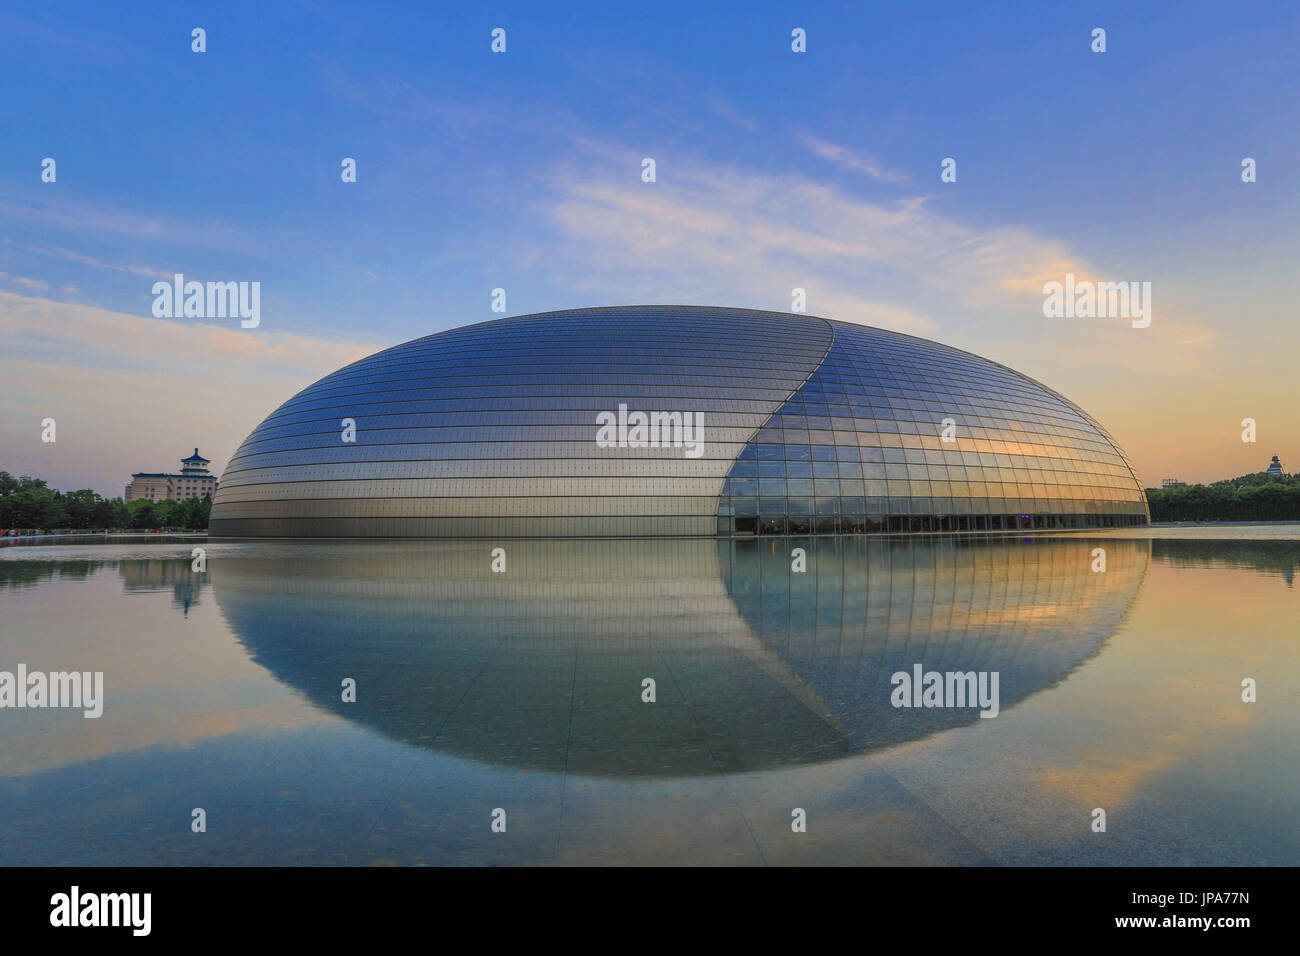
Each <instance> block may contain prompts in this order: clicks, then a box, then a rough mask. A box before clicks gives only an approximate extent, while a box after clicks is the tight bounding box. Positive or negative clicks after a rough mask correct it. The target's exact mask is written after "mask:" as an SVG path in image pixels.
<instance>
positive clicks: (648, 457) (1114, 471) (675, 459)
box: [226, 442, 1134, 484]
mask: <svg viewBox="0 0 1300 956" xmlns="http://www.w3.org/2000/svg"><path fill="white" fill-rule="evenodd" d="M733 444H735V445H736V446H737V447H740V442H733ZM380 447H407V446H367V447H365V457H364V458H363V457H360V455H359V454H357V455H356V457H351V455H350V457H348V458H346V459H338V458H334V459H329V462H330V463H334V464H352V463H359V462H373V463H391V462H406V460H421V459H419V458H416V459H409V458H398V457H387V458H376V457H373V455H374V451H376V449H380ZM455 447H456V446H455V445H451V446H448V447H447V449H435V450H437V451H443V450H451V449H455ZM320 450H324V449H292V450H286V451H259V453H250V454H244V455H239V457H238V459H239V462H240V464H239V466H238V467H231V468H229V470H227V472H226V473H227V475H231V476H233V475H237V473H239V472H242V471H246V470H248V468H257V467H261V468H269V467H273V466H272V464H270V463H269V460H270V459H272V458H276V457H278V458H283V457H285V455H287V454H289V453H290V451H305V453H312V454H315V453H316V451H320ZM430 450H433V449H430ZM614 450H615V449H611V451H614ZM619 450H620V451H629V453H630V451H641V449H619ZM645 451H666V449H646V450H645ZM719 451H720V454H705V455H701V457H699V458H688V457H682V455H654V454H620V455H612V454H611V455H602V457H599V458H593V457H590V455H578V454H569V455H556V454H534V455H510V457H485V455H469V454H467V455H463V457H461V455H438V457H434V458H426V459H425V460H438V462H446V460H467V462H472V460H494V462H499V460H519V462H529V460H556V459H572V460H593V462H599V460H606V462H623V460H636V462H658V463H663V464H666V463H672V464H673V468H677V467H679V466H680V467H689V464H681V463H690V462H731V460H732V458H729V457H728V455H727V450H725V449H720V450H719ZM255 459H266V462H265V463H261V464H246V463H244V462H252V460H255ZM798 460H803V462H810V460H813V459H798ZM845 463H848V462H845ZM309 464H315V462H311V460H304V459H303V458H298V459H292V460H289V462H286V463H285V466H309ZM859 464H880V463H879V462H866V463H863V462H859ZM1084 464H1089V466H1096V464H1108V463H1104V462H1101V463H1099V462H1084ZM611 467H612V466H611ZM933 467H936V468H958V467H959V468H963V470H967V471H969V470H971V468H980V470H985V471H988V470H997V471H998V472H1010V471H1017V470H1019V471H1028V470H1027V468H1024V467H1023V466H1022V464H1017V463H1014V462H1013V463H979V464H975V463H965V464H961V466H957V464H946V466H940V464H936V466H933ZM862 471H863V475H865V476H868V477H871V479H874V480H898V479H910V480H935V479H913V477H911V476H910V473H909V475H906V476H905V475H891V473H889V472H888V471H885V472H884V473H881V471H880V470H876V468H870V470H868V468H863V470H862ZM931 473H936V472H931ZM1045 473H1050V475H1061V476H1065V477H1071V479H1074V480H1073V481H1071V483H1070V484H1088V483H1089V480H1091V479H1096V480H1101V479H1110V480H1113V481H1119V483H1125V484H1128V483H1134V479H1132V477H1131V475H1128V473H1127V472H1126V471H1123V470H1119V468H1118V467H1108V468H1104V470H1102V468H1053V470H1047V472H1045ZM735 476H736V477H748V476H750V475H749V472H748V470H745V471H740V472H735ZM753 476H754V477H758V476H759V473H758V472H754V475H753ZM770 477H780V475H771V476H770ZM796 477H798V476H797V475H796ZM937 480H958V481H962V480H966V481H979V480H1017V479H1011V477H1002V479H989V477H983V476H980V477H957V479H946V476H944V477H940V479H937Z"/></svg>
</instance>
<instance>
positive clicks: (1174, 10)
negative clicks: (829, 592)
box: [0, 2, 1300, 494]
mask: <svg viewBox="0 0 1300 956" xmlns="http://www.w3.org/2000/svg"><path fill="white" fill-rule="evenodd" d="M1298 10H1300V8H1297V7H1296V5H1294V4H1290V3H1280V2H1279V3H1260V4H1251V5H1249V6H1245V7H1242V6H1239V5H1233V4H1228V3H1180V4H1131V3H1129V4H1047V3H1018V4H1012V3H1004V4H990V5H980V6H979V7H978V8H972V7H971V6H968V5H964V4H943V3H939V4H906V5H903V4H890V5H885V4H798V5H794V4H745V5H739V4H737V5H726V6H725V7H723V8H720V9H705V5H702V4H698V3H696V4H676V3H656V4H652V5H644V6H625V5H612V4H582V3H569V4H564V5H562V6H561V7H560V8H559V9H550V10H548V9H536V8H534V7H533V6H532V5H524V4H519V5H492V6H487V7H478V6H470V5H465V6H458V5H451V4H443V5H430V4H392V3H389V4H366V5H344V4H319V3H290V4H279V5H275V6H274V7H272V6H271V5H266V4H243V3H222V4H210V5H203V4H199V5H194V6H186V7H181V6H178V5H174V4H154V5H149V4H137V5H132V6H131V7H130V8H129V10H123V9H122V8H106V7H104V6H102V5H98V4H89V3H72V4H61V5H58V6H56V7H53V8H52V9H32V10H18V9H11V12H9V13H6V14H4V15H0V59H2V60H3V62H4V63H5V64H6V69H5V70H4V74H3V79H0V83H3V86H4V89H3V95H2V96H0V128H3V129H4V131H5V135H4V138H3V148H2V149H0V335H3V336H4V338H3V342H4V348H5V351H6V352H7V353H8V358H7V359H5V360H3V362H6V363H15V367H12V368H10V367H8V366H7V365H4V364H0V373H4V377H3V379H0V412H3V416H4V425H3V430H2V431H0V441H3V445H2V446H0V447H3V448H4V449H5V451H4V460H3V461H0V468H5V469H7V470H10V471H15V472H17V471H31V472H33V473H38V474H42V475H46V476H49V477H51V479H52V480H53V481H54V483H55V484H56V485H59V486H65V487H71V486H78V487H79V486H84V485H88V484H89V485H91V486H93V487H96V488H97V489H98V490H101V491H103V492H105V493H109V492H111V493H114V494H117V493H120V486H121V484H122V483H124V482H125V480H126V478H127V476H128V475H129V473H130V471H135V470H160V469H163V468H170V467H171V466H172V463H173V461H172V460H173V459H175V458H179V457H181V455H182V454H184V453H187V452H188V451H189V449H190V448H191V447H193V446H194V445H195V444H198V445H200V446H204V448H203V450H204V453H205V454H207V455H208V456H209V457H211V458H213V459H214V465H215V466H216V467H217V468H218V469H219V468H220V467H221V466H222V465H224V463H225V459H226V458H227V457H228V456H229V455H230V454H231V453H232V452H233V451H234V448H235V446H236V445H237V444H238V441H239V439H240V438H242V436H243V434H246V433H247V431H248V430H250V429H251V428H252V427H253V426H254V425H255V424H256V423H257V421H258V420H260V418H261V417H262V416H263V415H264V414H266V413H267V412H269V411H270V410H271V408H272V407H274V406H275V405H276V404H278V403H279V402H280V401H282V400H283V399H285V398H287V397H289V395H291V394H292V393H293V392H294V391H296V390H297V389H298V388H301V387H302V386H304V385H306V384H308V383H309V382H310V381H312V380H314V379H315V378H317V377H319V376H320V375H323V374H325V373H327V372H329V371H332V370H333V368H334V367H336V366H337V365H338V364H341V362H342V361H344V360H346V359H348V358H351V357H358V356H359V355H361V354H364V353H365V352H366V351H369V350H373V349H375V348H379V347H384V346H387V345H391V344H395V343H397V342H400V341H403V340H406V339H409V338H412V337H415V336H418V335H422V334H427V333H429V332H433V331H438V330H441V329H445V328H450V327H453V326H456V325H461V324H465V323H468V322H474V321H481V320H484V319H488V318H492V317H494V316H493V314H492V313H491V312H490V311H489V305H490V293H491V290H492V289H493V288H495V287H503V288H505V289H506V291H507V302H508V311H509V313H510V314H521V313H525V312H534V311H543V310H548V309H559V308H571V307H577V306H585V305H606V304H619V303H630V302H689V303H703V304H729V305H737V306H748V307H754V308H767V309H775V310H786V309H788V308H789V307H790V290H791V288H792V287H794V286H800V287H804V288H806V289H807V290H808V311H809V312H812V313H814V314H824V315H829V316H831V317H835V318H844V319H848V320H852V321H863V322H866V323H868V324H874V325H882V326H886V327H891V328H897V329H899V330H901V331H906V332H911V333H915V334H920V335H925V336H927V337H931V338H935V339H938V340H940V341H944V342H947V343H949V344H952V345H956V346H958V347H961V348H967V349H970V350H971V351H975V352H977V353H980V354H984V355H987V356H988V357H990V358H993V359H995V360H997V361H1001V362H1004V363H1006V364H1008V365H1012V366H1013V367H1016V368H1018V369H1020V370H1022V371H1025V372H1026V373H1028V374H1030V375H1033V376H1034V377H1036V378H1038V379H1040V380H1041V381H1043V382H1045V383H1046V384H1048V385H1050V386H1052V387H1054V388H1057V389H1058V390H1060V391H1062V392H1063V393H1065V394H1066V395H1067V396H1069V397H1070V398H1072V399H1074V400H1076V401H1078V402H1079V403H1080V404H1081V405H1083V406H1084V407H1085V408H1086V409H1088V410H1089V411H1091V412H1092V413H1093V414H1095V415H1096V416H1097V417H1098V418H1100V419H1101V420H1102V422H1103V423H1104V424H1106V425H1107V426H1108V427H1109V428H1110V430H1111V431H1112V432H1113V433H1114V434H1115V435H1116V437H1117V438H1119V440H1120V442H1121V444H1123V445H1124V446H1125V447H1126V448H1127V449H1128V450H1129V451H1130V453H1131V454H1132V456H1133V457H1134V459H1135V461H1136V462H1137V464H1138V466H1139V470H1140V471H1141V472H1142V476H1143V477H1144V478H1145V479H1147V481H1148V482H1156V481H1158V479H1159V478H1160V477H1162V476H1163V475H1165V474H1178V475H1179V476H1180V477H1183V478H1185V479H1191V480H1196V479H1212V478H1217V477H1222V476H1224V475H1227V474H1239V473H1241V472H1242V471H1249V470H1256V469H1257V468H1262V467H1263V465H1264V464H1266V463H1267V458H1268V456H1269V455H1271V454H1273V453H1279V454H1282V455H1283V460H1284V462H1285V463H1286V464H1287V466H1288V467H1289V468H1294V467H1296V465H1295V461H1294V460H1293V461H1288V458H1287V455H1288V449H1291V451H1290V452H1289V454H1290V458H1291V459H1295V460H1300V447H1297V445H1298V444H1300V443H1297V441H1296V428H1295V415H1294V400H1293V398H1294V392H1293V390H1291V391H1288V390H1287V389H1288V386H1289V384H1290V383H1289V382H1288V381H1287V379H1286V374H1287V370H1288V369H1291V370H1293V369H1294V367H1295V364H1296V360H1297V358H1300V349H1297V347H1296V343H1297V333H1296V331H1295V328H1296V325H1295V319H1296V318H1297V316H1296V306H1295V298H1294V291H1293V288H1292V287H1293V285H1294V278H1293V277H1294V274H1295V272H1296V261H1297V250H1298V246H1300V244H1298V243H1297V213H1298V212H1300V209H1298V208H1297V207H1298V206H1300V203H1297V189H1296V174H1295V169H1294V166H1295V163H1296V156H1297V146H1300V115H1298V113H1300V107H1298V106H1297V104H1300V95H1297V94H1300V89H1298V88H1297V78H1298V71H1297V67H1296V61H1295V55H1294V50H1293V47H1294V44H1295V39H1296V36H1297V32H1298V31H1297V29H1296V28H1297V26H1300V13H1298V12H1297V11H1298ZM196 26H198V27H203V28H204V29H205V30H206V31H207V52H205V53H202V54H197V53H193V52H192V51H191V49H190V31H191V29H192V28H194V27H196ZM494 27H502V28H504V29H505V30H506V31H507V52H506V53H505V54H493V53H491V51H490V49H489V44H490V31H491V30H492V29H493V28H494ZM794 27H802V28H804V29H805V30H806V31H807V36H808V41H807V42H808V52H807V53H804V54H795V53H793V52H791V49H790V31H791V29H792V28H794ZM1094 27H1103V28H1105V29H1106V31H1107V51H1106V52H1105V53H1104V54H1095V53H1093V52H1091V50H1090V42H1091V41H1090V33H1091V31H1092V29H1093V28H1094ZM47 156H49V157H54V158H55V159H56V161H57V163H58V167H57V170H58V180H57V182H56V183H42V182H41V180H40V162H41V160H42V158H44V157H47ZM948 156H951V157H954V158H956V159H957V163H958V181H957V182H956V183H941V182H940V180H939V163H940V160H941V159H942V158H944V157H948ZM1245 156H1250V157H1253V158H1254V159H1255V160H1256V161H1257V163H1258V169H1259V181H1258V182H1256V183H1252V184H1243V183H1242V182H1241V180H1240V174H1239V173H1240V162H1241V159H1242V157H1245ZM343 157H354V158H355V159H356V160H357V164H358V166H357V168H358V181H357V182H356V183H354V184H344V183H342V182H341V181H340V177H339V168H340V167H339V164H340V161H341V159H342V158H343ZM644 157H653V158H654V159H655V161H656V164H657V182H655V183H643V182H641V180H640V172H641V160H642V158H644ZM1066 271H1075V272H1076V273H1078V274H1080V275H1093V276H1097V277H1101V278H1105V279H1116V280H1147V281H1151V282H1153V285H1154V286H1155V289H1156V292H1155V302H1156V306H1155V308H1156V318H1155V321H1154V322H1153V325H1152V327H1151V328H1150V329H1147V330H1142V331H1145V332H1147V333H1149V334H1146V335H1141V334H1140V332H1139V330H1132V329H1130V328H1129V327H1128V325H1127V323H1122V322H1119V323H1109V324H1106V323H1104V322H1102V323H1098V322H1093V323H1091V324H1074V325H1068V324H1064V323H1061V322H1056V323H1053V322H1051V321H1050V320H1046V319H1044V318H1043V316H1042V312H1041V303H1042V295H1041V286H1042V283H1043V281H1044V280H1045V278H1050V277H1052V276H1056V277H1058V278H1059V277H1060V275H1061V274H1063V273H1064V272H1066ZM175 272H183V273H184V274H185V275H186V276H187V277H189V278H195V279H200V280H208V279H217V280H247V281H258V282H260V283H261V285H262V324H261V326H260V327H259V328H258V329H256V330H247V331H241V330H239V329H238V325H237V323H235V324H233V325H232V324H227V325H226V326H224V327H213V325H212V323H205V327H204V328H195V327H194V322H193V320H191V321H190V323H189V325H186V324H185V322H184V320H159V319H154V318H152V316H151V314H150V306H151V302H152V292H151V289H152V284H153V282H154V281H155V280H156V278H157V277H161V276H168V275H171V274H172V273H175ZM331 363H333V364H331ZM16 365H21V366H22V368H21V369H19V368H17V367H16ZM114 385H115V386H117V388H116V391H119V392H120V391H121V390H122V388H125V389H126V390H127V392H128V396H127V397H125V398H123V397H119V398H117V399H114V400H111V401H110V400H108V399H106V398H105V395H106V393H107V392H108V391H109V389H110V388H111V387H112V386H114ZM132 390H135V391H132ZM132 395H134V396H135V398H134V400H133V399H132V398H131V396H132ZM1174 396H1177V397H1179V398H1178V400H1176V401H1171V400H1170V399H1171V397H1174ZM51 410H52V411H51ZM56 411H57V412H58V413H59V415H60V416H62V417H61V418H60V427H61V428H62V429H63V433H64V435H66V436H67V437H66V440H64V439H63V437H62V436H61V443H62V446H63V447H61V448H60V447H53V446H48V445H42V444H41V443H39V440H38V438H37V436H38V434H39V432H38V429H37V428H36V427H35V425H34V424H33V420H34V418H33V417H34V416H35V417H36V418H39V417H41V416H43V415H44V414H46V413H47V412H48V413H50V414H53V413H54V412H56ZM1246 415H1253V417H1256V418H1257V419H1258V420H1259V421H1260V432H1261V437H1260V441H1261V442H1262V443H1264V444H1263V445H1260V446H1244V447H1243V445H1242V443H1241V442H1240V439H1239V435H1238V431H1239V429H1238V428H1237V423H1238V422H1239V421H1240V419H1241V418H1242V417H1243V416H1246ZM65 421H66V423H67V424H66V426H65V425H64V422H65ZM34 438H36V439H37V440H36V441H35V443H33V439H34ZM1264 445H1267V448H1265V447H1264ZM1261 457H1262V459H1263V460H1262V461H1256V459H1259V458H1261ZM90 462H93V465H91V464H89V463H90Z"/></svg>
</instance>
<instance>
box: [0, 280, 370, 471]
mask: <svg viewBox="0 0 1300 956" xmlns="http://www.w3.org/2000/svg"><path fill="white" fill-rule="evenodd" d="M390 344H392V343H391V342H364V341H348V340H330V339H324V338H316V337H312V336H305V335H293V334H287V333H277V332H272V331H268V330H265V329H257V330H252V329H240V328H239V327H238V324H237V323H236V324H234V325H220V324H218V323H215V322H192V321H169V320H162V319H154V318H143V317H141V316H136V315H128V314H125V313H121V312H112V311H108V310H106V309H99V308H94V307H91V306H86V305H78V304H73V303H66V302H54V301H51V300H49V299H44V298H36V297H27V296H20V295H16V294H14V293H10V292H2V291H0V448H3V449H4V458H5V460H4V462H3V463H0V467H2V468H4V469H5V470H7V471H10V472H15V473H17V472H24V473H30V474H36V475H41V476H42V477H46V478H48V479H50V480H51V483H52V484H54V485H55V486H56V487H68V486H70V485H75V486H76V487H86V486H87V485H90V486H91V487H94V488H95V489H96V490H98V491H100V492H101V493H112V494H120V493H121V486H122V485H123V484H125V482H126V481H127V479H128V478H129V476H130V474H131V473H132V472H134V471H150V470H163V469H166V468H170V467H172V465H173V464H174V462H173V461H172V458H173V457H176V453H177V451H180V452H184V451H188V450H189V449H191V448H193V447H194V446H195V445H200V446H202V447H203V450H204V453H205V454H207V455H208V457H209V458H211V459H212V460H213V468H214V469H215V470H217V471H218V472H219V471H220V469H221V468H222V467H224V465H225V461H226V459H227V458H228V456H229V455H230V454H231V453H233V452H234V450H235V448H236V447H238V444H239V442H240V441H242V440H243V438H244V436H245V435H247V434H248V432H249V431H251V430H252V428H253V427H254V426H255V425H256V424H257V423H258V422H259V421H261V420H262V418H264V417H265V416H266V415H267V414H268V413H269V412H270V411H271V410H272V409H274V408H275V407H276V406H278V405H279V404H280V403H282V402H284V401H285V400H286V399H288V398H289V397H291V396H292V395H293V394H294V393H295V392H297V391H298V390H300V389H302V388H303V387H305V386H306V385H309V384H310V383H311V382H313V381H315V380H316V379H317V378H320V377H321V376H322V375H325V374H327V373H329V372H332V371H334V370H335V369H337V368H339V367H340V366H343V365H346V364H348V363H349V362H352V361H355V360H356V359H359V358H362V357H363V356H365V355H368V354H370V353H371V352H374V351H377V350H378V349H379V348H381V347H383V346H386V345H390ZM46 417H52V418H54V419H55V420H56V422H57V427H58V432H57V435H58V441H57V442H55V443H53V444H45V443H43V442H42V441H41V437H40V422H41V419H43V418H46Z"/></svg>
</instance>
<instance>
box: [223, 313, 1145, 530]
mask: <svg viewBox="0 0 1300 956" xmlns="http://www.w3.org/2000/svg"><path fill="white" fill-rule="evenodd" d="M636 412H640V413H644V414H649V413H660V414H661V415H670V416H671V415H677V416H685V417H687V418H688V419H692V418H693V419H694V420H695V421H696V422H697V423H699V424H700V426H701V429H702V430H701V432H700V433H699V437H700V438H701V441H700V442H699V443H698V447H695V448H692V449H690V450H687V449H684V448H683V447H681V445H680V444H678V445H673V444H671V443H662V444H659V445H656V446H651V447H639V446H637V444H636V442H635V441H633V442H629V443H626V444H619V443H613V444H611V443H610V442H609V441H608V440H604V441H602V440H601V437H600V436H601V435H602V432H601V430H600V425H599V423H600V421H601V420H602V418H601V416H606V419H605V420H608V418H609V417H612V416H615V415H618V416H620V420H622V418H625V417H626V416H627V415H628V414H630V413H636ZM349 425H351V433H349ZM604 434H605V436H606V439H607V438H608V433H604ZM623 434H624V433H623V432H621V431H620V432H619V436H620V439H621V438H622V436H623ZM1146 520H1147V510H1146V498H1145V494H1144V492H1143V490H1142V487H1141V484H1140V482H1138V480H1137V478H1136V477H1135V476H1134V473H1133V470H1132V468H1131V466H1130V465H1129V463H1128V461H1127V459H1125V457H1124V455H1123V453H1122V452H1121V451H1120V450H1119V449H1118V447H1117V446H1116V445H1115V443H1114V442H1113V441H1112V440H1111V438H1110V437H1109V436H1108V435H1107V434H1106V432H1105V431H1104V430H1103V429H1102V428H1101V427H1100V426H1099V425H1098V424H1097V423H1096V422H1095V421H1093V420H1092V419H1091V418H1089V417H1088V416H1087V415H1086V414H1085V413H1084V412H1083V411H1082V410H1080V409H1079V408H1078V407H1077V406H1075V405H1073V404H1071V403H1070V402H1068V401H1066V400H1065V399H1064V398H1062V397H1061V396H1060V395H1057V394H1056V393H1055V392H1052V391H1051V390H1050V389H1047V388H1045V387H1044V386H1042V385H1039V384H1038V383H1036V382H1034V381H1032V380H1030V379H1028V378H1026V377H1025V376H1023V375H1020V374H1018V373H1016V372H1014V371H1012V370H1010V369H1007V368H1005V367H1003V366H1000V365H997V364H995V363H993V362H989V361H987V360H985V359H981V358H978V357H977V356H974V355H970V354H968V353H965V352H961V351H958V350H956V349H951V348H948V347H946V346H942V345H939V344H937V343H934V342H927V341H925V340H923V339H917V338H913V337H911V336H906V335H899V334H896V333H891V332H884V331H881V330H878V329H871V328H867V327H864V326H857V325H852V324H848V323H842V322H832V321H829V320H826V319H820V318H814V317H810V316H803V315H794V314H786V313H774V312H756V311H749V310H743V309H719V308H703V307H694V306H629V307H621V308H604V309H583V310H573V311H567V312H553V313H546V314H541V315H526V316H520V317H515V318H506V319H499V320H496V321H493V322H485V323H482V324H479V325H472V326H467V327H464V328H459V329H453V330H451V331H448V332H442V333H439V334H437V335H431V336H427V337H425V338H421V339H416V340H414V341H411V342H407V343H405V344H403V345H399V346H396V347H394V348H391V349H387V350H386V351H383V352H379V353H377V354H375V355H372V356H370V357H368V358H365V359H362V360H361V361H359V362H356V363H354V364H352V365H349V366H347V367H346V368H343V369H341V370H339V371H338V372H335V373H334V374H332V375H329V376H326V377H325V378H323V379H321V380H320V381H319V382H317V383H315V384H314V385H312V386H310V387H309V388H307V389H305V390H303V391H302V392H300V393H299V394H298V395H295V396H294V397H293V398H291V399H290V400H289V401H287V402H286V403H285V404H284V405H282V406H281V407H280V408H278V409H277V410H276V411H275V412H273V413H272V414H271V415H270V416H269V417H268V418H267V419H266V421H264V422H263V423H262V424H261V425H259V426H258V427H257V429H256V430H255V431H254V432H253V433H252V434H251V435H249V436H248V438H247V439H246V440H245V441H244V443H243V445H241V446H240V448H239V450H238V451H237V452H236V454H235V455H234V457H233V458H232V459H231V462H230V465H229V467H228V468H227V470H226V473H225V475H224V476H223V478H222V482H221V486H220V490H219V491H218V493H217V497H216V500H215V502H214V505H213V511H212V522H211V531H212V533H213V534H214V535H233V536H242V535H253V536H262V535H274V536H291V537H297V536H331V537H333V536H341V537H347V536H373V537H470V538H483V537H486V538H495V537H617V536H642V535H645V536H651V535H713V534H720V535H724V536H728V535H735V536H749V535H763V534H843V533H863V532H872V531H882V530H883V531H895V532H930V531H966V530H971V531H978V530H1022V529H1048V528H1083V527H1107V526H1115V525H1123V524H1136V523H1145V521H1146Z"/></svg>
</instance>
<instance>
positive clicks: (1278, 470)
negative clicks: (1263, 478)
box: [1264, 455, 1282, 475]
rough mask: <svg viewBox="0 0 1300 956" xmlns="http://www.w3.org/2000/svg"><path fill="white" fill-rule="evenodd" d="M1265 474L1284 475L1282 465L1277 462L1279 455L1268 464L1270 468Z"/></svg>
mask: <svg viewBox="0 0 1300 956" xmlns="http://www.w3.org/2000/svg"><path fill="white" fill-rule="evenodd" d="M1264 474H1266V475H1280V474H1282V463H1281V462H1280V461H1278V460H1277V455H1274V456H1273V460H1272V461H1270V462H1269V463H1268V467H1267V468H1265V469H1264Z"/></svg>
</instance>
